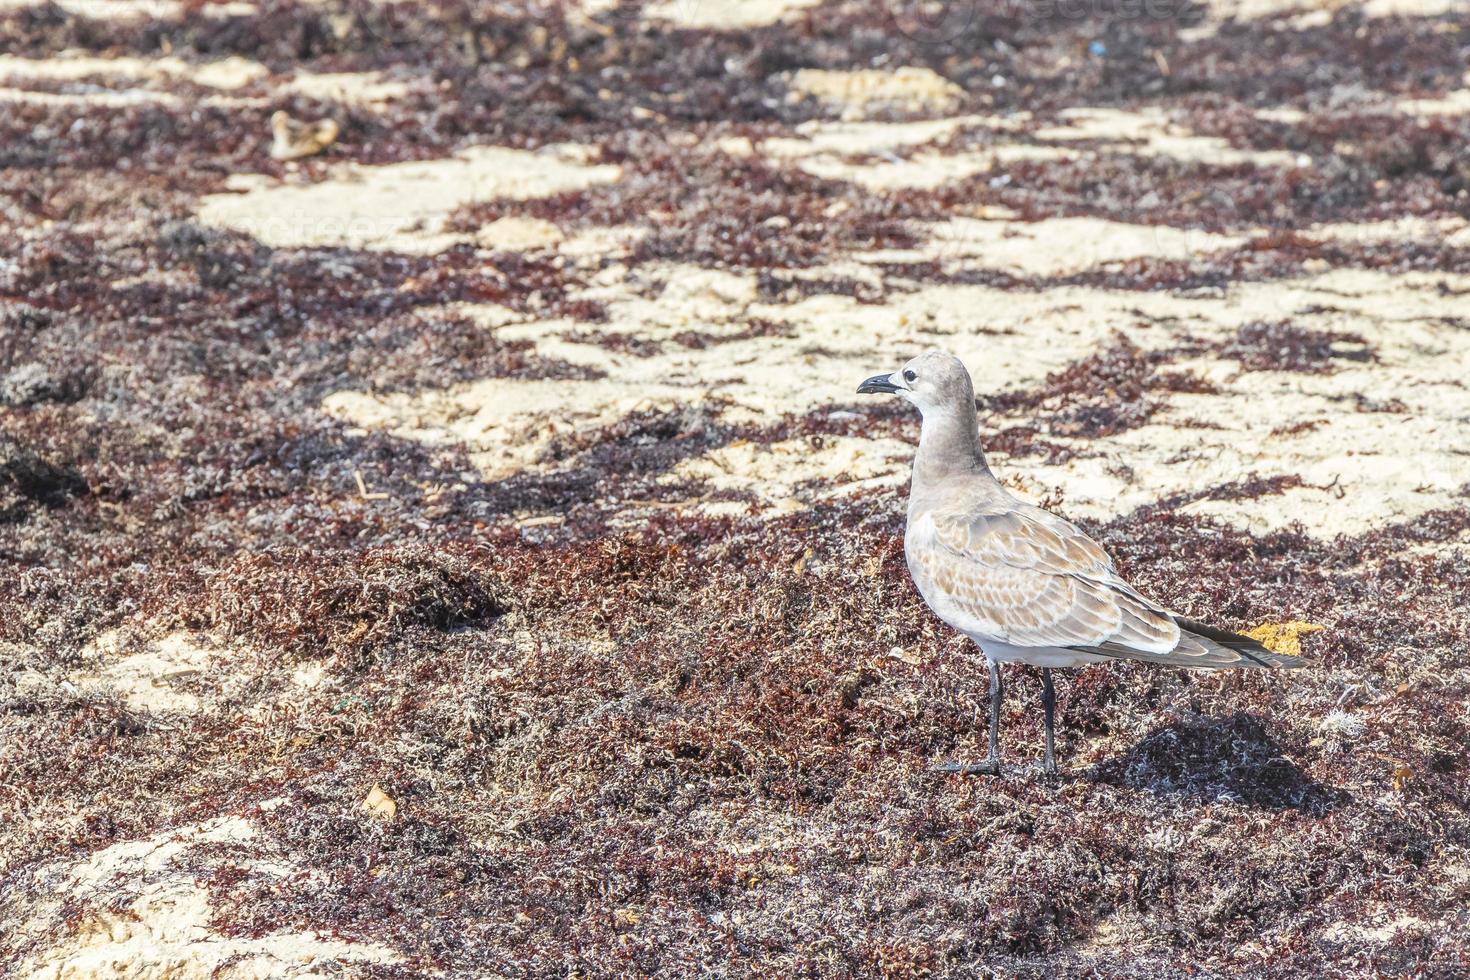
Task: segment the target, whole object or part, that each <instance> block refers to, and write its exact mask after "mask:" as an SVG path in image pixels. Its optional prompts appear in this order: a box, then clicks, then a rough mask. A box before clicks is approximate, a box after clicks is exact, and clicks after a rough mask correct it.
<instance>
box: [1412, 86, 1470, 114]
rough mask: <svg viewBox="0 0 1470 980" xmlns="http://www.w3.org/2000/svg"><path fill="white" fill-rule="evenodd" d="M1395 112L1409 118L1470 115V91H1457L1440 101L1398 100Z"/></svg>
mask: <svg viewBox="0 0 1470 980" xmlns="http://www.w3.org/2000/svg"><path fill="white" fill-rule="evenodd" d="M1393 111H1395V112H1399V113H1402V114H1404V115H1407V116H1421V117H1428V116H1463V115H1465V114H1466V113H1470V89H1464V88H1462V89H1456V90H1455V91H1453V92H1451V93H1449V94H1448V95H1446V96H1444V97H1443V98H1439V99H1398V100H1396V101H1395V102H1394V103H1393Z"/></svg>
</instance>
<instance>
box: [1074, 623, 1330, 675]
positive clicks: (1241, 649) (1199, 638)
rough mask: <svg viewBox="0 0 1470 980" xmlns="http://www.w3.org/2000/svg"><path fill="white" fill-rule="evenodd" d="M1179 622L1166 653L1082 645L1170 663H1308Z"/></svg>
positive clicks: (1271, 666) (1269, 666)
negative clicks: (1174, 640) (1176, 640)
mask: <svg viewBox="0 0 1470 980" xmlns="http://www.w3.org/2000/svg"><path fill="white" fill-rule="evenodd" d="M1175 622H1177V623H1178V624H1179V629H1180V635H1179V644H1178V645H1177V646H1175V647H1174V649H1172V650H1169V651H1167V652H1164V653H1156V652H1152V651H1147V650H1137V649H1134V648H1132V647H1127V646H1123V645H1121V644H1118V643H1102V644H1099V645H1098V646H1095V647H1085V648H1083V647H1079V648H1078V649H1081V650H1085V651H1086V652H1087V653H1093V654H1097V655H1098V656H1102V657H1109V658H1112V659H1116V660H1142V661H1145V662H1147V663H1154V664H1161V665H1164V666H1169V667H1205V668H1211V669H1218V668H1221V667H1254V668H1258V669H1266V670H1289V669H1293V668H1296V667H1305V666H1306V661H1304V660H1302V658H1300V657H1293V656H1290V655H1288V654H1284V653H1273V652H1272V651H1270V650H1268V649H1267V648H1266V647H1265V646H1263V645H1262V644H1260V643H1259V642H1257V641H1255V640H1253V639H1251V638H1250V637H1248V636H1241V635H1240V634H1239V633H1231V632H1230V631H1228V630H1222V629H1216V628H1215V627H1213V626H1207V625H1205V624H1204V623H1197V622H1195V621H1193V620H1189V619H1177V618H1176V619H1175Z"/></svg>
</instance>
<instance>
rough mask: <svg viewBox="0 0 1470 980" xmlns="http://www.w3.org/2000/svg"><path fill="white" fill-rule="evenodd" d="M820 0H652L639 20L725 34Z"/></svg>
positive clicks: (777, 18)
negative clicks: (653, 0)
mask: <svg viewBox="0 0 1470 980" xmlns="http://www.w3.org/2000/svg"><path fill="white" fill-rule="evenodd" d="M820 2H821V0H655V2H653V3H650V4H648V5H647V6H645V7H644V8H643V17H644V18H645V19H647V20H649V21H652V22H655V23H657V22H664V23H667V24H668V25H669V26H671V27H677V28H692V29H701V30H717V31H729V30H740V29H744V28H751V27H765V26H766V25H768V24H776V23H780V22H781V21H783V20H788V19H790V18H791V17H793V16H795V15H796V14H798V13H799V12H801V11H803V10H805V9H806V8H808V7H814V6H816V5H817V4H818V3H820Z"/></svg>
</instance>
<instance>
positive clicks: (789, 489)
mask: <svg viewBox="0 0 1470 980" xmlns="http://www.w3.org/2000/svg"><path fill="white" fill-rule="evenodd" d="M912 455H913V447H912V446H910V445H908V444H907V443H904V442H900V441H898V440H897V439H856V438H853V437H850V436H827V437H824V438H822V439H819V440H818V439H810V438H803V439H787V440H784V441H781V442H776V443H771V444H769V445H761V444H758V443H753V442H748V441H745V440H739V441H736V442H732V443H730V444H729V445H728V446H722V447H720V448H719V449H715V450H712V451H710V452H708V453H705V454H703V455H701V456H695V457H693V458H691V459H687V460H684V461H683V462H681V463H680V464H679V465H678V466H676V467H674V469H673V470H671V471H670V472H669V473H668V474H667V475H666V476H665V477H664V478H663V480H662V481H661V482H666V483H677V482H681V481H685V480H702V481H704V482H706V483H707V484H708V485H709V486H710V487H712V488H714V489H717V490H735V491H739V492H742V493H750V494H754V495H755V497H756V498H757V499H758V501H759V507H760V509H761V511H762V512H764V513H767V514H785V513H791V512H793V511H799V510H805V509H806V508H808V507H810V506H811V505H812V504H814V503H818V502H820V501H823V500H828V499H831V498H833V497H836V496H840V495H842V494H845V493H851V492H852V491H854V490H859V489H864V488H868V487H880V486H887V487H897V486H900V485H902V483H903V481H904V478H905V476H906V475H907V472H908V471H907V466H908V463H909V460H910V458H911V457H912ZM699 509H701V510H703V511H705V512H707V513H734V514H745V513H747V512H748V511H749V505H748V504H746V503H744V502H735V501H725V502H709V503H702V504H700V505H699Z"/></svg>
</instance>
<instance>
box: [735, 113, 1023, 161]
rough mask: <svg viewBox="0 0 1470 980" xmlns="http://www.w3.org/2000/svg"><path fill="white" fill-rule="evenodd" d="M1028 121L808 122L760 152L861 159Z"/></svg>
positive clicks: (1004, 118)
mask: <svg viewBox="0 0 1470 980" xmlns="http://www.w3.org/2000/svg"><path fill="white" fill-rule="evenodd" d="M1029 119H1030V114H1029V113H1019V114H1015V115H1009V116H979V115H972V116H947V117H945V118H943V119H920V120H918V121H916V122H833V121H831V120H826V119H812V120H808V121H807V122H804V123H802V124H801V125H799V126H797V127H796V130H795V132H796V135H795V136H779V137H775V138H773V139H768V140H762V141H761V144H760V149H761V152H762V153H764V154H765V155H766V156H770V157H776V158H777V159H794V158H800V157H809V156H817V155H820V154H830V155H834V156H839V157H840V156H862V155H866V154H872V153H884V152H887V151H890V150H898V149H902V148H903V147H907V146H922V145H923V144H925V143H932V142H934V141H935V140H937V139H945V138H948V137H950V136H953V135H954V134H956V133H958V132H961V131H964V130H970V129H986V130H994V131H1002V132H1005V131H1014V130H1016V129H1019V128H1020V127H1021V126H1023V125H1024V124H1025V123H1026V121H1027V120H1029ZM740 138H741V139H744V137H740ZM747 143H748V140H747Z"/></svg>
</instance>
